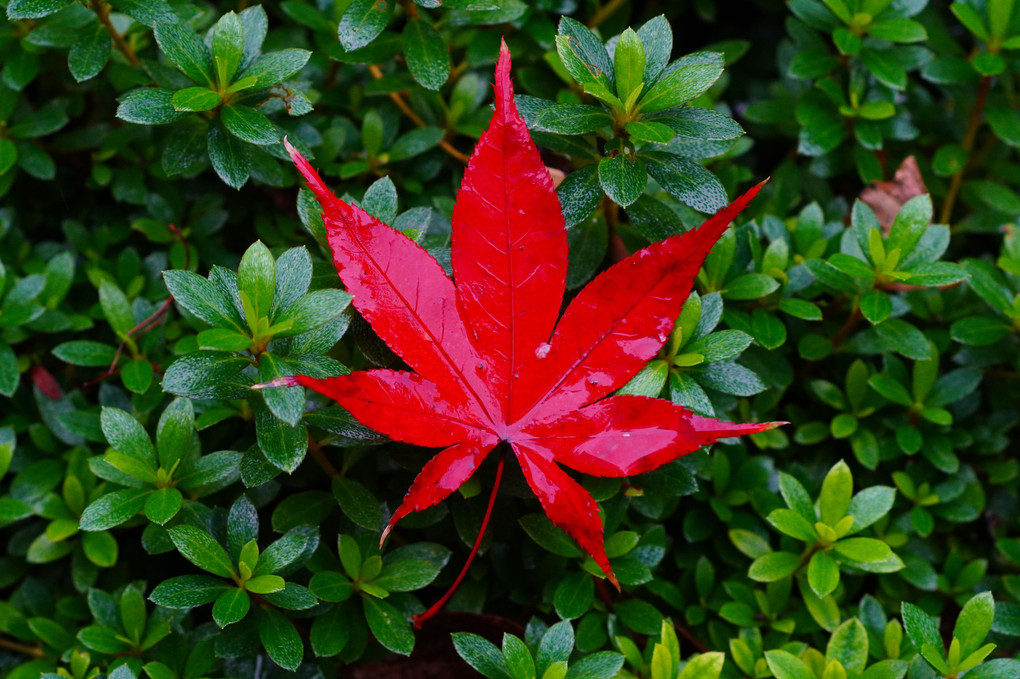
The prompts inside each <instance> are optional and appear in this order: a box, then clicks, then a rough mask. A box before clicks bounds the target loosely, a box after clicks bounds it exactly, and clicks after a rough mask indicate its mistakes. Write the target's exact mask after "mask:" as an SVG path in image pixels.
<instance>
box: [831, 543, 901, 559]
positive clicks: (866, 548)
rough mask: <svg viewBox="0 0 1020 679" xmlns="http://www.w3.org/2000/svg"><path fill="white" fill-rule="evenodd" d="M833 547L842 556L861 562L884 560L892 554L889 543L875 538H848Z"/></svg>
mask: <svg viewBox="0 0 1020 679" xmlns="http://www.w3.org/2000/svg"><path fill="white" fill-rule="evenodd" d="M832 548H833V550H835V551H836V553H837V554H839V555H840V556H844V557H846V558H847V559H850V560H852V561H857V562H860V563H870V562H873V561H882V560H883V559H885V558H886V557H888V556H889V554H890V549H889V545H887V544H886V543H884V542H882V541H881V540H876V539H875V538H847V539H845V540H840V541H839V542H837V543H836V544H834V545H833V546H832Z"/></svg>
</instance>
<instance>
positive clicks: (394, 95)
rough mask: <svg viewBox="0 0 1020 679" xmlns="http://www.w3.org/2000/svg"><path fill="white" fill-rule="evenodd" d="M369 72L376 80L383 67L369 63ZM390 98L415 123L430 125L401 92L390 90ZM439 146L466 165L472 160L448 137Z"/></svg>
mask: <svg viewBox="0 0 1020 679" xmlns="http://www.w3.org/2000/svg"><path fill="white" fill-rule="evenodd" d="M368 72H369V73H371V74H372V77H373V78H375V79H376V80H378V79H380V78H382V77H383V72H382V69H381V68H379V67H378V66H377V65H375V64H369V65H368ZM390 99H392V100H393V103H394V104H396V105H397V108H399V109H400V110H401V111H403V113H404V115H406V116H407V117H408V118H410V119H411V121H412V122H413V123H414V124H415V125H417V126H418V127H427V126H428V123H426V122H425V121H424V120H422V118H421V116H419V115H418V114H417V113H415V112H414V111H413V110H412V109H411V107H410V106H408V104H407V102H406V101H404V98H403V97H402V96H400V93H399V92H390ZM439 148H441V149H443V150H444V151H446V153H447V154H448V155H450V156H451V157H453V158H456V159H457V160H459V161H460V162H462V163H464V164H465V165H467V164H468V161H469V160H471V156H469V155H467V154H466V153H461V152H460V151H458V150H457V149H456V148H454V146H453V144H451V143H450V142H449V141H447V140H446V139H440V140H439Z"/></svg>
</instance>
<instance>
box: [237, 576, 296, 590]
mask: <svg viewBox="0 0 1020 679" xmlns="http://www.w3.org/2000/svg"><path fill="white" fill-rule="evenodd" d="M286 586H287V583H286V582H284V580H283V578H281V577H280V576H279V575H256V576H255V577H254V578H251V579H249V580H247V581H245V583H244V588H245V589H246V590H247V591H249V592H251V593H252V594H273V593H275V592H280V591H283V590H284V589H285V588H286Z"/></svg>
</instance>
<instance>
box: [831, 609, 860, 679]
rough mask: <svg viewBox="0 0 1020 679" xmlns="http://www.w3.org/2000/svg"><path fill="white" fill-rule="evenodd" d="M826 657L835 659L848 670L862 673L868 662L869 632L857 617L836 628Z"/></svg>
mask: <svg viewBox="0 0 1020 679" xmlns="http://www.w3.org/2000/svg"><path fill="white" fill-rule="evenodd" d="M825 657H826V658H828V659H829V660H835V661H837V662H838V663H839V664H840V665H842V666H843V668H844V669H846V670H847V672H850V673H853V674H860V673H861V672H863V671H864V666H865V665H867V663H868V632H867V630H866V629H865V628H864V625H862V624H861V621H860V620H858V619H857V618H850V619H849V620H847V621H846V622H844V623H843V624H842V625H840V626H839V627H837V628H836V630H835V631H834V632H833V633H832V636H831V637H830V638H829V644H828V646H827V647H826V649H825Z"/></svg>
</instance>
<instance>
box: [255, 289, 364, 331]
mask: <svg viewBox="0 0 1020 679" xmlns="http://www.w3.org/2000/svg"><path fill="white" fill-rule="evenodd" d="M351 299H352V297H351V295H350V293H347V292H345V291H343V290H337V289H335V288H328V289H325V290H313V291H312V292H310V293H308V294H306V295H303V296H301V297H299V298H298V299H297V300H296V301H295V302H294V303H293V304H291V305H289V306H288V307H287V308H286V309H284V310H283V311H282V313H280V315H279V316H278V317H277V318H276V320H275V323H291V326H290V329H289V330H283V331H281V332H278V333H275V335H274V336H275V337H290V336H293V335H299V334H301V333H304V332H308V331H309V330H314V329H315V328H318V327H319V326H321V325H323V324H324V323H328V322H329V321H331V320H333V319H334V318H336V317H337V316H339V315H340V314H342V313H343V312H344V311H345V310H346V309H347V307H348V306H349V305H350V303H351Z"/></svg>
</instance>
